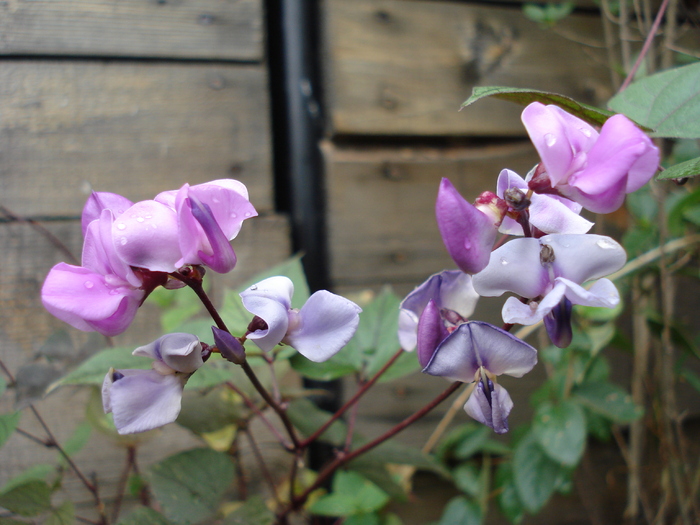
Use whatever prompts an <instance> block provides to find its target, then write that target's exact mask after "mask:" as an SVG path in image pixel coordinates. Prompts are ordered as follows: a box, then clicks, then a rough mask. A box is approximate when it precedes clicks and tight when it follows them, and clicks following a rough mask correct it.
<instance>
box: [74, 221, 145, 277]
mask: <svg viewBox="0 0 700 525" xmlns="http://www.w3.org/2000/svg"><path fill="white" fill-rule="evenodd" d="M113 223H114V215H113V214H112V211H111V210H102V215H101V216H100V218H99V220H95V221H92V222H91V223H90V224H89V225H88V227H87V230H86V232H85V242H84V243H83V254H82V261H81V262H82V265H83V267H85V268H88V269H90V270H93V271H94V272H95V273H99V274H101V275H105V276H106V275H111V277H110V278H109V279H110V281H111V282H112V283H113V285H114V286H117V283H115V282H114V281H115V280H116V281H123V284H127V283H128V284H129V285H131V286H132V287H134V288H140V287H141V285H142V284H143V283H142V281H141V278H139V277H138V276H137V275H136V274H135V273H134V271H133V270H132V269H131V267H130V266H129V265H128V264H127V263H126V262H125V261H123V260H122V259H121V258H120V257H119V255H118V254H117V252H116V250H115V248H114V242H113V240H112V234H113V232H112V228H113ZM113 278H116V279H113ZM119 284H122V283H119Z"/></svg>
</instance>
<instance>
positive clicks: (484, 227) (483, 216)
mask: <svg viewBox="0 0 700 525" xmlns="http://www.w3.org/2000/svg"><path fill="white" fill-rule="evenodd" d="M487 193H488V192H487ZM490 195H491V196H492V197H493V198H490V197H486V198H485V199H483V201H482V202H477V205H478V207H477V206H474V205H472V204H470V203H469V202H467V201H466V200H465V199H464V198H463V197H462V196H461V195H460V194H459V192H458V191H457V190H456V189H455V187H454V186H453V185H452V183H451V182H450V181H449V180H448V179H442V181H441V182H440V188H439V190H438V196H437V201H436V203H435V217H436V219H437V224H438V229H439V230H440V235H441V236H442V241H443V242H444V243H445V247H446V248H447V252H448V253H449V254H450V257H452V260H453V261H454V262H455V264H457V266H458V267H459V269H460V270H462V271H463V272H464V273H469V274H474V273H477V272H480V271H481V270H482V269H483V268H484V267H485V266H486V265H487V264H488V261H489V254H490V253H491V248H492V247H493V243H494V242H495V240H496V235H497V234H498V229H497V228H498V226H499V225H500V223H501V220H502V219H503V216H504V214H505V212H506V208H507V207H506V205H505V202H502V201H501V202H499V201H498V199H497V198H496V196H495V195H493V194H490Z"/></svg>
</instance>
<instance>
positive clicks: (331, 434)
mask: <svg viewBox="0 0 700 525" xmlns="http://www.w3.org/2000/svg"><path fill="white" fill-rule="evenodd" d="M331 415H332V414H331V413H330V412H326V411H325V410H321V409H320V408H318V407H317V406H316V405H314V404H313V403H312V402H311V401H309V400H308V399H305V398H301V399H295V400H294V401H292V402H291V403H290V404H289V408H287V417H289V420H290V421H291V422H292V424H293V425H294V426H295V427H296V428H298V429H299V431H300V432H301V433H302V434H303V435H304V436H306V437H309V436H310V435H311V434H313V433H314V432H315V431H316V430H317V429H318V428H320V427H321V425H323V424H324V423H325V422H326V421H328V419H329V418H330V417H331ZM346 434H347V427H346V426H345V423H343V422H342V421H338V420H336V421H334V422H333V424H332V425H331V426H330V427H329V428H328V429H327V430H326V431H325V432H324V433H323V434H321V436H320V437H319V441H322V442H323V443H329V444H331V445H334V446H341V445H343V444H344V443H345V436H346Z"/></svg>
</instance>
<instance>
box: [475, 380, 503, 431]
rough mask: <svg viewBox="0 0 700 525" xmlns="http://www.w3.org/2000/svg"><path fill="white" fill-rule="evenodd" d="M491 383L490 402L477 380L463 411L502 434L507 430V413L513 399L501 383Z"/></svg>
mask: <svg viewBox="0 0 700 525" xmlns="http://www.w3.org/2000/svg"><path fill="white" fill-rule="evenodd" d="M491 385H492V386H493V390H492V391H491V392H490V402H489V396H488V395H487V394H486V392H484V387H483V383H482V382H478V383H477V384H476V386H475V388H474V391H473V392H472V395H471V396H469V399H468V400H467V402H466V404H465V405H464V411H465V412H466V413H467V414H468V415H469V416H471V417H473V418H474V419H476V420H477V421H478V422H479V423H482V424H484V425H486V426H488V427H491V428H492V429H493V430H494V431H495V432H496V433H497V434H504V433H506V432H508V414H510V411H511V410H512V409H513V400H512V399H511V398H510V395H509V394H508V391H507V390H506V389H505V388H503V387H502V386H501V385H499V384H497V383H491Z"/></svg>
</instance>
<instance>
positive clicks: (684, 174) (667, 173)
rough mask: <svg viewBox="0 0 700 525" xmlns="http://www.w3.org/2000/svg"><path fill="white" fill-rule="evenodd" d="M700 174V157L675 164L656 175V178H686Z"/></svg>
mask: <svg viewBox="0 0 700 525" xmlns="http://www.w3.org/2000/svg"><path fill="white" fill-rule="evenodd" d="M698 175H700V157H698V158H696V159H692V160H687V161H685V162H681V163H680V164H675V165H673V166H671V167H670V168H666V169H665V170H664V171H662V172H661V173H659V174H658V175H657V176H656V180H668V179H684V178H690V177H697V176H698Z"/></svg>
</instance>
